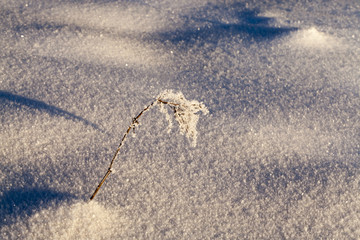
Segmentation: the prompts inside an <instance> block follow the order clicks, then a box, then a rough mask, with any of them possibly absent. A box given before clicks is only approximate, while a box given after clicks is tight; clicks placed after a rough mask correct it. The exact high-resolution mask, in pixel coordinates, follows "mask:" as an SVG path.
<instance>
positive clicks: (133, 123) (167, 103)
mask: <svg viewBox="0 0 360 240" xmlns="http://www.w3.org/2000/svg"><path fill="white" fill-rule="evenodd" d="M156 103H159V104H166V105H168V106H170V107H171V108H172V109H173V110H174V111H175V108H176V106H179V104H177V103H172V102H166V101H163V100H161V99H159V98H157V99H156V100H155V101H153V102H152V103H151V104H150V105H148V106H147V107H146V108H144V109H143V110H142V111H141V112H140V113H139V114H138V115H137V116H136V117H135V118H133V120H132V122H131V124H130V126H129V127H128V129H127V131H126V132H125V134H124V136H123V138H122V139H121V142H120V144H119V146H118V148H117V149H116V151H115V154H114V156H113V158H112V159H111V162H110V165H109V168H108V170H107V172H106V173H105V175H104V177H103V178H102V180H101V182H100V183H99V185H98V186H97V188H96V189H95V191H94V193H93V194H92V195H91V197H90V200H93V199H94V197H95V196H96V194H97V193H98V191H99V190H100V188H101V186H102V185H103V183H104V182H105V180H106V179H107V177H108V176H109V175H110V173H111V170H112V166H113V164H114V161H115V159H116V157H117V155H118V154H119V152H120V149H121V146H122V145H123V144H124V142H125V139H126V137H127V135H128V134H129V133H130V131H131V129H135V127H136V126H137V125H138V124H139V122H138V120H139V118H140V117H141V116H142V114H143V113H144V112H146V111H148V110H149V109H150V108H151V107H153V106H154V105H155V104H156Z"/></svg>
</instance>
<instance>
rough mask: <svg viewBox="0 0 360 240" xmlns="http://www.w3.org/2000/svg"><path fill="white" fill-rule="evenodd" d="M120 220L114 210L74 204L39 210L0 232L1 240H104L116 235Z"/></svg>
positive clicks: (119, 227) (85, 204)
mask: <svg viewBox="0 0 360 240" xmlns="http://www.w3.org/2000/svg"><path fill="white" fill-rule="evenodd" d="M122 227H124V219H123V218H121V217H119V216H117V215H116V212H115V211H114V209H110V208H108V207H104V206H101V205H100V204H98V203H96V202H94V201H92V202H90V203H86V202H77V203H74V204H63V205H61V206H59V207H55V206H53V207H50V208H48V209H43V210H41V211H39V212H37V213H35V214H34V215H33V216H31V217H30V218H28V219H26V220H21V221H19V222H17V223H15V224H13V225H10V226H6V227H4V229H3V230H2V233H1V237H2V239H54V240H55V239H77V240H80V239H108V238H111V237H114V236H115V233H116V235H117V236H118V234H119V232H118V231H119V229H121V228H122Z"/></svg>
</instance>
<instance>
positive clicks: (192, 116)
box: [157, 90, 209, 147]
mask: <svg viewBox="0 0 360 240" xmlns="http://www.w3.org/2000/svg"><path fill="white" fill-rule="evenodd" d="M157 99H158V102H159V103H164V102H165V101H166V104H168V105H169V106H170V107H171V108H172V109H173V111H174V118H175V120H176V121H177V122H178V123H179V128H180V133H181V134H186V136H187V138H188V139H189V140H190V139H191V140H192V146H194V147H195V146H196V140H197V131H196V124H197V122H198V120H199V116H198V115H197V114H196V113H198V112H200V111H201V112H203V113H204V114H205V115H206V114H208V113H209V111H208V109H207V108H206V107H205V105H204V104H203V103H201V102H198V101H196V100H191V101H190V100H186V98H185V97H184V95H183V94H182V93H181V92H178V93H174V92H173V91H172V90H165V91H163V92H162V93H161V94H160V95H159V96H158V97H157ZM162 101H164V102H162ZM162 105H163V104H160V111H161V112H163V113H165V115H166V119H167V120H168V122H169V131H170V130H171V127H172V121H171V117H170V116H169V114H168V112H167V111H166V110H165V109H164V108H163V106H162Z"/></svg>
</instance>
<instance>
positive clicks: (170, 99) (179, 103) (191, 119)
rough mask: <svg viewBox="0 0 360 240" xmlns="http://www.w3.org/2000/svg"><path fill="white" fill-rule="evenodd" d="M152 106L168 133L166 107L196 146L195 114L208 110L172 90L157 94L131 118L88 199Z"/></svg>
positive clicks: (170, 118)
mask: <svg viewBox="0 0 360 240" xmlns="http://www.w3.org/2000/svg"><path fill="white" fill-rule="evenodd" d="M154 106H159V108H160V112H162V113H164V114H165V116H166V120H167V121H168V122H169V127H168V132H169V133H170V131H171V128H172V126H173V124H172V117H171V114H169V111H168V109H166V106H167V107H169V108H170V110H172V113H173V117H174V118H175V120H176V122H178V124H179V128H180V133H181V134H185V135H186V137H187V138H188V139H189V140H190V141H191V145H192V146H193V147H195V146H196V140H197V131H196V125H197V122H198V120H199V116H198V115H197V114H196V113H198V112H200V111H201V112H203V113H204V114H205V115H206V114H208V113H209V111H208V109H207V108H206V107H205V105H204V104H203V103H201V102H198V101H196V100H191V101H189V100H186V98H185V97H184V95H183V94H182V93H181V92H177V93H175V92H173V91H172V90H165V91H163V92H162V93H161V94H159V95H158V96H157V97H156V99H155V100H154V101H153V102H152V103H151V104H149V105H148V106H147V107H145V108H144V109H143V110H142V111H141V112H140V113H139V114H138V115H137V116H136V117H134V118H133V120H132V122H131V124H130V125H129V127H128V129H127V131H126V132H125V134H124V136H123V138H122V139H121V141H120V144H119V146H118V148H117V149H116V151H115V154H114V156H113V158H112V160H111V162H110V165H109V168H108V170H107V172H106V174H105V176H104V177H103V178H102V180H101V182H100V184H99V185H98V186H97V188H96V190H95V191H94V193H93V195H92V196H91V197H90V200H92V199H93V198H94V197H95V195H96V194H97V192H98V191H99V189H100V187H101V186H102V184H103V183H104V182H105V180H106V178H107V177H108V176H109V175H110V173H111V171H112V166H113V163H114V161H115V159H116V157H117V155H118V154H119V152H120V149H121V146H122V145H123V144H124V142H125V139H126V137H127V135H128V134H129V133H130V132H131V129H135V127H136V126H137V125H138V124H139V121H138V120H139V118H140V117H141V116H142V115H143V114H144V113H145V112H146V111H148V110H150V109H151V108H152V107H154Z"/></svg>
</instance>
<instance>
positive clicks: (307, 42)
mask: <svg viewBox="0 0 360 240" xmlns="http://www.w3.org/2000/svg"><path fill="white" fill-rule="evenodd" d="M290 44H291V45H295V46H298V47H301V48H308V49H324V50H328V49H334V48H337V47H339V46H341V42H340V41H339V40H338V39H336V38H335V37H333V36H331V35H329V34H326V33H323V32H320V31H318V30H317V29H316V28H315V27H311V28H309V29H302V30H299V31H297V32H295V33H294V34H293V35H292V36H291V39H290Z"/></svg>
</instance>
